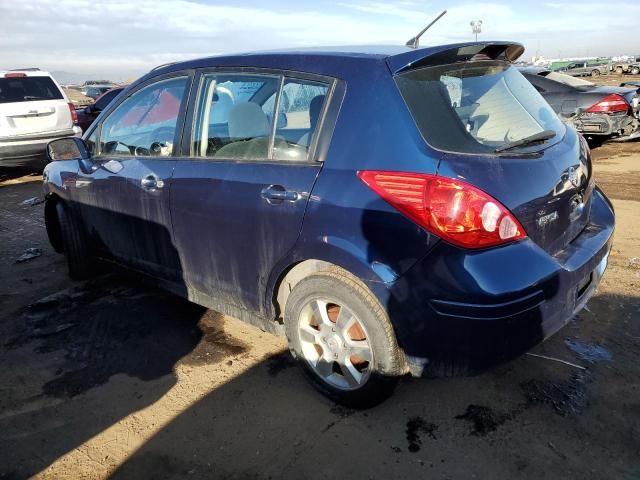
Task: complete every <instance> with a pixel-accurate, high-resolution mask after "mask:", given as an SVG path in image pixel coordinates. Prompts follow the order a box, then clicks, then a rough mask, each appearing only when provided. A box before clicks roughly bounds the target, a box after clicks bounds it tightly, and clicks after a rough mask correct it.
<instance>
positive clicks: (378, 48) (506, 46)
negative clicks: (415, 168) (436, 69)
mask: <svg viewBox="0 0 640 480" xmlns="http://www.w3.org/2000/svg"><path fill="white" fill-rule="evenodd" d="M485 48H492V49H497V50H496V51H498V53H499V54H500V55H503V56H505V57H506V58H508V59H509V60H515V59H516V58H518V57H519V56H520V54H521V53H522V51H523V50H524V48H523V47H522V45H520V44H517V43H514V42H503V41H489V42H487V41H484V42H466V43H455V44H449V45H437V46H427V47H422V48H416V49H414V48H410V47H407V46H404V45H401V46H400V45H350V46H338V47H312V48H296V49H284V50H271V51H261V52H248V53H237V54H229V55H220V56H213V57H206V58H200V59H195V60H187V61H184V62H176V63H172V64H168V65H161V66H159V67H156V68H155V69H154V70H152V71H151V72H149V73H148V74H147V75H145V77H143V78H149V77H151V76H156V75H158V74H162V73H169V72H173V71H178V70H186V69H192V68H207V67H253V68H275V69H281V70H294V71H304V72H309V73H318V74H324V75H329V76H350V75H362V74H363V71H362V70H360V69H361V68H365V69H366V67H371V66H374V65H380V64H381V63H383V62H386V63H387V65H388V67H389V69H390V70H391V72H392V73H398V72H400V71H402V70H404V69H406V68H409V67H410V66H411V65H413V64H415V63H416V62H419V61H421V60H424V59H425V58H428V57H431V56H434V55H437V54H443V53H446V52H449V51H451V52H454V51H468V52H470V54H473V53H477V52H479V51H480V50H483V49H485Z"/></svg>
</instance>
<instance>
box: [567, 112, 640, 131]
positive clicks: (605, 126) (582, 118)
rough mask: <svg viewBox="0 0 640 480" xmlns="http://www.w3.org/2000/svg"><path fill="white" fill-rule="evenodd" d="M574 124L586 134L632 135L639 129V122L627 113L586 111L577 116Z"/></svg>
mask: <svg viewBox="0 0 640 480" xmlns="http://www.w3.org/2000/svg"><path fill="white" fill-rule="evenodd" d="M573 125H574V126H575V128H576V130H578V131H579V132H581V133H583V134H585V135H615V134H619V135H630V134H631V133H633V132H634V131H636V130H637V129H638V126H639V122H638V120H637V119H636V118H635V117H633V116H632V115H627V114H622V115H611V114H606V113H600V114H598V113H595V114H592V113H586V114H582V115H579V116H578V117H576V118H575V119H574V121H573Z"/></svg>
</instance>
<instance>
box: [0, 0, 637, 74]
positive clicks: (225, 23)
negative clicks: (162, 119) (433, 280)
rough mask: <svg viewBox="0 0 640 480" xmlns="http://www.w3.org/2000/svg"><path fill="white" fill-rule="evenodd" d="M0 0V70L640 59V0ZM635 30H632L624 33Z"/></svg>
mask: <svg viewBox="0 0 640 480" xmlns="http://www.w3.org/2000/svg"><path fill="white" fill-rule="evenodd" d="M610 5H612V3H611V2H605V1H603V0H599V1H596V0H580V1H576V0H553V1H544V0H541V1H538V2H536V1H535V0H530V1H526V0H512V1H506V0H487V1H482V0H480V1H468V0H462V1H457V0H449V1H441V0H423V1H418V0H402V1H387V2H383V1H377V0H374V1H367V0H343V1H338V2H328V1H325V0H315V1H313V2H305V1H303V0H268V1H257V0H245V1H231V0H227V1H214V0H128V1H122V0H0V69H3V68H24V67H30V66H37V67H40V68H41V69H43V70H44V69H46V70H50V71H67V72H75V73H81V74H108V75H110V76H111V78H113V79H123V78H126V77H128V76H137V75H140V74H142V73H144V72H145V71H147V70H149V69H150V68H152V67H153V66H156V65H159V64H162V63H166V62H170V61H176V60H184V59H188V58H195V57H204V56H211V55H217V54H224V53H232V52H243V51H254V50H268V49H274V48H290V47H304V46H327V45H353V44H368V45H371V44H394V45H402V44H404V43H405V42H406V41H407V40H408V39H409V38H411V37H412V36H414V35H415V34H416V33H417V32H418V31H419V30H420V29H422V28H423V27H424V26H426V24H428V23H429V22H430V21H431V20H432V19H433V18H435V17H436V16H437V15H438V14H439V13H440V12H441V11H442V10H445V9H446V10H447V11H448V13H447V14H446V15H445V16H444V17H443V18H442V19H441V20H440V21H439V22H438V23H437V24H436V25H435V26H434V27H433V28H432V29H431V30H429V31H428V32H427V33H426V34H425V36H424V37H423V39H422V41H421V44H422V45H430V44H442V43H454V42H459V41H467V40H472V39H473V35H472V33H471V27H470V25H469V22H470V21H471V20H478V19H481V20H482V22H483V23H482V32H481V33H480V35H479V37H478V38H479V39H482V40H515V41H518V42H521V43H523V44H524V45H525V47H526V51H525V54H524V58H526V59H530V58H531V56H532V55H534V54H536V53H539V54H541V55H544V56H545V57H547V58H557V57H564V56H597V55H604V56H611V55H630V54H640V35H639V34H638V33H637V32H638V30H637V28H638V21H639V19H640V0H620V1H616V2H615V8H611V7H610ZM634 32H635V33H634Z"/></svg>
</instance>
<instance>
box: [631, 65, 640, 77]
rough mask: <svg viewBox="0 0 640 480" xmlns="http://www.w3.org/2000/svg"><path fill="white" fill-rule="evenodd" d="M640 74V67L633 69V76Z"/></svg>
mask: <svg viewBox="0 0 640 480" xmlns="http://www.w3.org/2000/svg"><path fill="white" fill-rule="evenodd" d="M638 74H640V67H634V68H632V69H631V75H638Z"/></svg>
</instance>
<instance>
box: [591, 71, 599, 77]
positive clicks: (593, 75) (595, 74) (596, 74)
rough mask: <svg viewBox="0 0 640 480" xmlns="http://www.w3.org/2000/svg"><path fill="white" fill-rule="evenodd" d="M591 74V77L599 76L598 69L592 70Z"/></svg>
mask: <svg viewBox="0 0 640 480" xmlns="http://www.w3.org/2000/svg"><path fill="white" fill-rule="evenodd" d="M591 76H592V77H599V76H600V70H593V71H592V72H591Z"/></svg>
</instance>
